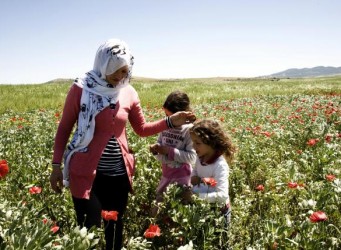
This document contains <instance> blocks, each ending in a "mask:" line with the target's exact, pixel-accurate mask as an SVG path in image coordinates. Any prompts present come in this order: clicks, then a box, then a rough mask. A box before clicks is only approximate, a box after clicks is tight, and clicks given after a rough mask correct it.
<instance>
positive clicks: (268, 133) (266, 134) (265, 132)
mask: <svg viewBox="0 0 341 250" xmlns="http://www.w3.org/2000/svg"><path fill="white" fill-rule="evenodd" d="M261 134H262V135H265V136H266V137H271V133H270V132H268V131H264V132H261Z"/></svg>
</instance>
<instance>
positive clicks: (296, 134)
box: [0, 77, 341, 250]
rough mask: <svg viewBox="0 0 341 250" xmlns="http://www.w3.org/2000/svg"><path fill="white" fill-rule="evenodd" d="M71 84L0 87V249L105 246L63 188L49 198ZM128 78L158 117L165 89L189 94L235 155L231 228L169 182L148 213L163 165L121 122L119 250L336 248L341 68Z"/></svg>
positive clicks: (340, 222) (340, 201) (340, 220)
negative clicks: (310, 73)
mask: <svg viewBox="0 0 341 250" xmlns="http://www.w3.org/2000/svg"><path fill="white" fill-rule="evenodd" d="M70 85H71V81H65V82H52V83H46V84H34V85H0V138H1V139H0V164H3V165H4V164H5V162H6V165H8V167H9V173H8V174H7V175H6V176H1V174H0V250H2V249H90V248H91V245H93V246H94V248H93V249H100V247H101V246H102V244H103V232H102V230H98V229H94V230H91V231H90V232H87V231H86V230H85V229H79V228H77V227H76V222H75V215H74V213H73V209H72V202H71V200H70V195H69V192H68V191H66V190H65V192H63V194H61V195H56V194H54V193H53V192H52V190H51V189H50V187H49V180H48V179H49V174H50V170H51V169H50V168H51V166H50V162H51V158H52V147H53V139H54V135H55V132H56V129H57V126H58V121H59V119H60V115H61V112H62V107H63V103H64V100H65V97H66V94H67V91H68V89H69V87H70ZM132 85H133V86H134V87H135V88H136V90H137V91H138V93H139V95H140V99H141V102H142V106H143V109H144V112H145V117H146V119H147V120H150V121H152V120H155V119H159V118H162V117H164V114H163V111H162V109H161V107H162V104H163V102H164V99H165V97H166V96H167V95H168V94H169V93H170V92H171V91H173V90H176V89H178V90H182V91H185V92H187V93H188V95H189V97H190V99H191V102H192V108H193V111H194V112H195V114H196V116H197V117H198V118H199V119H201V118H212V119H215V120H219V121H220V122H221V124H222V125H223V126H224V128H225V129H226V131H227V132H228V133H229V134H230V136H231V137H232V139H233V141H234V143H235V144H236V145H237V147H238V154H237V157H236V159H235V160H234V162H233V163H232V164H231V165H230V179H229V181H230V196H231V204H232V221H231V225H230V229H229V230H225V229H224V227H223V226H222V223H223V222H222V220H221V216H220V215H219V211H217V210H216V209H214V208H212V207H211V206H210V205H209V204H207V203H205V202H203V201H200V200H199V199H194V202H193V203H192V204H190V205H184V204H182V203H181V202H180V199H179V192H180V189H179V188H177V187H175V186H173V187H171V188H170V189H169V190H168V192H167V196H166V198H165V201H164V203H163V207H162V208H161V209H160V213H159V214H158V216H157V217H156V218H151V217H150V216H149V213H148V211H149V208H150V206H151V205H152V203H153V201H154V198H155V189H156V186H157V184H158V181H159V178H160V174H161V169H160V166H159V164H158V162H156V160H155V159H154V158H153V156H152V155H151V154H150V153H149V152H148V145H149V144H150V143H153V142H154V141H155V139H156V137H155V136H152V137H148V138H139V137H138V136H136V135H135V134H134V133H133V132H132V131H131V129H130V128H128V133H129V143H130V146H131V147H132V148H133V150H134V152H135V154H136V155H135V156H136V159H137V171H136V176H135V179H134V189H135V193H134V195H131V196H130V198H129V206H128V211H127V213H126V217H125V240H126V241H125V248H126V249H227V247H229V248H231V249H250V250H251V249H298V250H300V249H319V250H320V249H340V248H341V195H340V194H341V180H340V177H341V160H340V159H341V77H323V78H309V79H308V78H304V79H230V78H210V79H174V80H155V79H140V78H138V79H133V80H132ZM1 162H2V163H1ZM0 166H1V165H0ZM0 173H1V171H0ZM32 187H36V188H41V192H38V193H35V194H33V193H32V189H30V188H32ZM30 190H31V192H30ZM316 212H317V213H316ZM319 215H323V217H321V218H320V217H319ZM150 224H157V225H158V226H159V227H160V229H161V235H160V236H159V237H155V238H153V239H146V238H144V236H143V233H144V231H145V230H146V229H147V228H148V226H149V225H150ZM51 230H52V231H51ZM190 244H192V245H193V248H190ZM185 246H186V247H185Z"/></svg>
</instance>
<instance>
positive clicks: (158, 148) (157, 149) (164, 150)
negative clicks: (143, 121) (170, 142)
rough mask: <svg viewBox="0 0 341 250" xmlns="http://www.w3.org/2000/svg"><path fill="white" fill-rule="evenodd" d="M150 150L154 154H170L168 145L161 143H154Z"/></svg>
mask: <svg viewBox="0 0 341 250" xmlns="http://www.w3.org/2000/svg"><path fill="white" fill-rule="evenodd" d="M150 152H152V154H154V155H157V154H160V155H167V154H168V147H167V146H162V145H160V144H154V145H151V146H150Z"/></svg>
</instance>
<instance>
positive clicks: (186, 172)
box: [150, 91, 196, 215]
mask: <svg viewBox="0 0 341 250" xmlns="http://www.w3.org/2000/svg"><path fill="white" fill-rule="evenodd" d="M163 109H164V112H165V114H166V116H170V115H172V114H174V113H176V112H177V111H190V101H189V97H188V96H187V94H186V93H183V92H181V91H174V92H172V93H170V94H169V95H168V97H167V99H166V101H165V103H164V104H163ZM192 125H193V124H184V125H182V126H180V127H175V128H170V129H167V130H164V131H163V132H161V133H160V134H159V137H158V140H157V143H156V144H153V145H151V146H150V152H151V153H153V154H154V155H155V157H156V159H157V160H159V161H160V162H161V165H162V177H161V180H160V182H159V186H158V187H157V190H156V197H157V198H156V200H157V201H162V193H163V192H164V191H165V190H166V188H167V186H169V184H172V183H177V184H179V185H183V186H186V185H188V186H189V185H190V184H191V181H190V180H191V172H192V165H193V164H194V162H195V159H196V154H195V151H194V149H193V147H192V141H191V138H190V135H189V129H190V127H191V126H192ZM152 213H153V214H154V215H155V211H154V212H152Z"/></svg>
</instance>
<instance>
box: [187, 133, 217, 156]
mask: <svg viewBox="0 0 341 250" xmlns="http://www.w3.org/2000/svg"><path fill="white" fill-rule="evenodd" d="M191 139H192V142H193V148H194V150H195V152H196V153H197V155H198V157H199V158H202V159H203V160H209V159H211V158H212V157H213V156H214V154H215V151H214V149H213V148H212V147H211V146H209V145H207V144H205V143H203V141H202V140H201V138H200V137H199V136H197V135H196V134H193V133H191Z"/></svg>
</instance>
